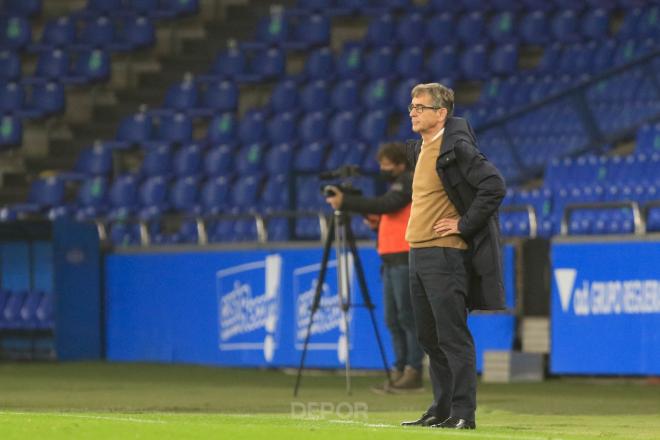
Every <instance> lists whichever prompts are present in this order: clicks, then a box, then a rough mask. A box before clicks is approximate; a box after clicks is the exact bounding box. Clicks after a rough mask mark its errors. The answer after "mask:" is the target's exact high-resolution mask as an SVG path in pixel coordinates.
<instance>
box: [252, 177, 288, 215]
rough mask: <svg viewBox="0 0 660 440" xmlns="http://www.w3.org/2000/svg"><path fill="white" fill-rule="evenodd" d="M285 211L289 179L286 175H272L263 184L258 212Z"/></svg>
mask: <svg viewBox="0 0 660 440" xmlns="http://www.w3.org/2000/svg"><path fill="white" fill-rule="evenodd" d="M286 209H289V177H288V175H287V174H275V175H272V176H270V177H268V179H266V181H265V182H264V188H263V191H262V193H261V200H260V201H259V211H261V212H267V211H277V210H286Z"/></svg>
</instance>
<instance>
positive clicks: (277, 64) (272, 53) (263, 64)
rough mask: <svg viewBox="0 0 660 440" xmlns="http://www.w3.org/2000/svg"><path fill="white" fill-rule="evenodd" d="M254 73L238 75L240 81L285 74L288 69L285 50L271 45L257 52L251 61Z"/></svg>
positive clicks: (265, 78)
mask: <svg viewBox="0 0 660 440" xmlns="http://www.w3.org/2000/svg"><path fill="white" fill-rule="evenodd" d="M250 65H251V70H252V73H251V74H248V75H245V74H243V75H238V76H237V77H236V79H237V80H238V81H245V82H250V81H257V80H267V79H276V78H279V77H281V76H282V75H284V73H285V71H286V54H285V52H284V50H282V49H280V48H277V47H270V48H267V49H264V50H262V51H259V52H257V53H256V54H255V55H254V57H253V59H252V62H251V64H250Z"/></svg>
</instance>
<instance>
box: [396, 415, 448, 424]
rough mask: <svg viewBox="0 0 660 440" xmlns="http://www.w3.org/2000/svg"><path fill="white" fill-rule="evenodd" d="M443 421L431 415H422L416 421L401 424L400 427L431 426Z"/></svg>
mask: <svg viewBox="0 0 660 440" xmlns="http://www.w3.org/2000/svg"><path fill="white" fill-rule="evenodd" d="M442 420H443V419H441V418H440V417H436V416H434V415H432V414H428V413H424V414H422V417H420V418H419V419H417V420H413V421H409V422H401V426H433V425H437V424H439V423H440V422H441V421H442Z"/></svg>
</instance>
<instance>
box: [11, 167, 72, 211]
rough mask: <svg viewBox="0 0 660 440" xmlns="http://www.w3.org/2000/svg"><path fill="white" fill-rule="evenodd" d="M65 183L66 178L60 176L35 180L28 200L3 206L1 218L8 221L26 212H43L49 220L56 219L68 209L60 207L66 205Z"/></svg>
mask: <svg viewBox="0 0 660 440" xmlns="http://www.w3.org/2000/svg"><path fill="white" fill-rule="evenodd" d="M64 185H65V182H64V180H63V179H61V178H59V177H58V176H52V177H46V178H40V179H37V180H35V181H34V182H32V185H31V186H30V194H29V195H28V200H27V202H26V203H19V204H15V205H9V206H6V207H4V208H2V210H0V219H1V220H3V221H8V220H15V219H17V218H19V217H21V216H22V215H25V214H43V215H45V216H46V217H47V218H48V219H49V220H55V219H56V218H57V217H59V216H61V215H63V214H66V210H62V209H59V207H61V206H64V203H63V202H64V189H65V188H64Z"/></svg>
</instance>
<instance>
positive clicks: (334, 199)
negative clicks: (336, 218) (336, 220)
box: [325, 186, 344, 209]
mask: <svg viewBox="0 0 660 440" xmlns="http://www.w3.org/2000/svg"><path fill="white" fill-rule="evenodd" d="M328 189H331V190H332V191H333V192H334V193H335V195H334V196H330V197H326V198H325V201H326V202H328V203H329V204H330V206H332V208H333V209H339V208H341V204H342V202H343V201H344V193H343V192H341V191H340V190H339V188H337V187H336V186H328Z"/></svg>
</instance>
